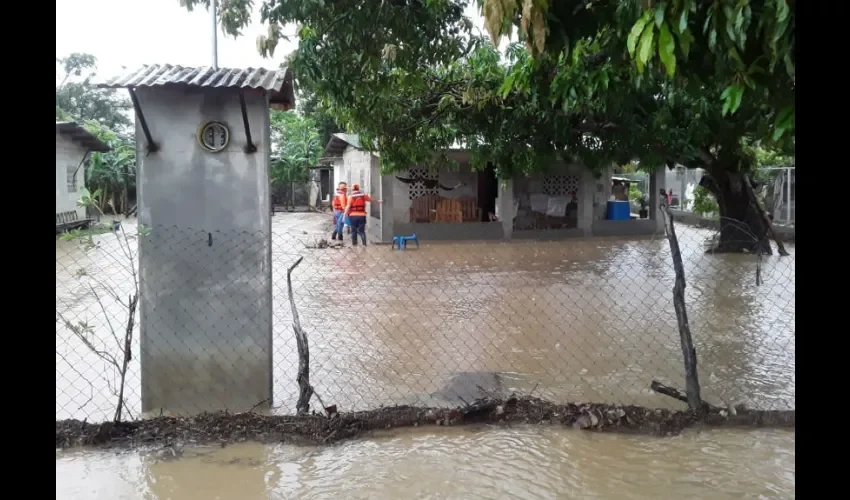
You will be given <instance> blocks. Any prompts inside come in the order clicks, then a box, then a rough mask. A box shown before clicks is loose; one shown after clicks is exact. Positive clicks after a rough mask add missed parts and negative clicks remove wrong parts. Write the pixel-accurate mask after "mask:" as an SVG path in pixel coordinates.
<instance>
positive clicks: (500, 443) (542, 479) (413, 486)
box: [56, 426, 796, 500]
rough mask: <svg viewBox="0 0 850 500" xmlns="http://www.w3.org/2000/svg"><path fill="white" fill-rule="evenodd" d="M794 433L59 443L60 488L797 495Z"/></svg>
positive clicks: (244, 493) (262, 493)
mask: <svg viewBox="0 0 850 500" xmlns="http://www.w3.org/2000/svg"><path fill="white" fill-rule="evenodd" d="M794 446H795V434H794V432H789V431H782V430H757V431H732V430H710V431H709V430H696V429H694V430H689V431H687V432H685V433H684V434H682V435H681V436H677V437H674V438H650V437H646V436H624V435H610V434H597V433H587V432H583V431H574V430H568V429H557V428H552V427H531V426H529V427H525V426H521V427H515V428H487V427H484V428H446V429H434V428H430V429H421V430H410V431H403V432H402V431H396V432H392V433H388V434H386V435H382V436H375V437H374V438H371V439H364V440H358V441H351V442H346V443H341V444H339V445H335V446H330V447H322V448H306V447H292V446H285V445H278V446H263V445H259V444H255V443H243V444H238V445H232V446H228V447H226V448H218V447H216V448H194V449H193V448H182V449H177V450H174V451H172V450H171V449H165V450H163V449H158V450H146V451H141V452H138V451H137V452H127V451H92V450H75V451H63V452H57V454H56V498H57V499H74V500H88V499H92V500H94V499H110V500H118V499H162V500H165V499H170V500H202V499H203V500H208V499H221V500H229V499H233V500H254V499H267V498H268V499H287V498H316V499H359V498H364V499H365V498H369V499H383V498H386V499H395V498H446V499H449V498H458V499H460V498H493V499H496V498H499V499H502V498H523V499H536V498H540V499H550V498H564V499H573V498H575V499H586V498H600V499H631V498H641V499H643V498H646V499H656V498H700V499H725V498H794V497H795V482H796V471H795V450H794Z"/></svg>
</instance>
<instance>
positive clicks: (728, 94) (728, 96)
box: [720, 84, 744, 116]
mask: <svg viewBox="0 0 850 500" xmlns="http://www.w3.org/2000/svg"><path fill="white" fill-rule="evenodd" d="M743 97H744V87H742V86H741V85H737V84H736V85H730V86H728V87H726V89H725V90H724V91H723V93H722V94H720V98H721V99H723V101H724V102H723V116H726V115H727V114H730V113H731V114H734V113H735V111H738V108H739V107H740V106H741V99H742V98H743Z"/></svg>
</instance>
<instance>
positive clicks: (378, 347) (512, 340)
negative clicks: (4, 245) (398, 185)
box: [56, 214, 796, 488]
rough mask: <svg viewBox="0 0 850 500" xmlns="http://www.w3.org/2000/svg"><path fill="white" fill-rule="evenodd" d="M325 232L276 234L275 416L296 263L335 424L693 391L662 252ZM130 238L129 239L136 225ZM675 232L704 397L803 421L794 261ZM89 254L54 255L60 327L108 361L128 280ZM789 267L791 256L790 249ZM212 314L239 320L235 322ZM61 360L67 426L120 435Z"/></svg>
mask: <svg viewBox="0 0 850 500" xmlns="http://www.w3.org/2000/svg"><path fill="white" fill-rule="evenodd" d="M329 220H330V216H329V215H323V214H277V215H276V216H275V218H274V225H273V288H274V290H273V293H274V311H273V320H274V337H273V349H274V351H273V363H274V409H275V411H277V412H280V413H292V412H293V411H294V407H295V399H296V393H297V386H296V384H295V373H296V369H297V356H296V347H295V339H294V335H293V333H292V327H291V313H290V310H289V303H288V297H287V293H286V269H287V268H288V267H289V266H291V265H292V263H293V262H295V260H296V259H297V258H299V257H304V260H303V262H302V263H301V264H300V265H299V266H298V268H296V269H295V271H294V272H293V287H294V295H295V299H296V303H297V305H298V308H299V315H300V319H301V323H302V326H303V328H304V330H305V331H306V332H307V335H308V338H309V342H310V354H311V382H312V384H313V385H314V387H315V389H316V391H317V393H318V394H319V395H320V396H321V397H322V400H323V401H324V402H325V403H326V404H336V405H337V406H338V407H339V409H340V410H341V411H348V410H356V409H369V408H375V407H378V406H380V405H392V404H420V405H436V406H446V405H458V404H462V402H463V401H470V400H472V399H475V398H476V397H479V396H481V395H484V394H496V395H498V394H504V393H511V392H514V393H517V394H533V395H535V396H540V397H545V398H547V399H551V400H553V401H556V402H579V401H590V402H601V403H602V402H607V403H620V404H641V405H646V406H650V407H674V408H678V407H680V405H679V403H677V402H675V401H672V400H670V399H669V398H666V397H664V396H659V395H656V394H654V393H652V392H651V391H650V390H649V385H650V382H651V381H652V380H659V381H661V382H665V383H669V384H672V385H676V386H679V387H683V386H684V382H683V376H682V372H683V369H682V352H681V347H680V344H679V335H678V330H677V328H676V317H675V312H674V309H673V305H672V299H671V290H672V287H673V270H672V267H671V264H670V253H669V247H668V244H667V241H666V240H665V239H664V237H663V234H661V235H658V236H657V237H654V238H646V239H641V240H634V239H631V240H626V239H589V240H567V241H560V242H540V241H525V242H521V241H514V242H510V243H503V242H492V243H481V242H464V243H437V242H428V241H423V242H422V247H421V248H420V249H419V250H416V249H409V250H406V251H403V252H400V251H392V250H390V249H389V247H388V246H380V245H370V246H369V247H367V248H363V247H359V248H345V249H342V250H336V249H314V248H309V247H310V246H313V243H315V241H316V239H317V238H318V237H320V236H321V237H327V235H328V234H329V232H326V231H325V226H326V225H327V224H328V221H329ZM125 226H126V230H127V231H128V232H132V231H134V228H133V224H132V223H130V222H128V223H126V224H125ZM153 230H154V231H155V230H156V228H153ZM678 231H679V238H680V244H681V247H682V255H683V259H684V261H685V268H686V273H687V279H688V289H687V302H688V313H689V319H690V325H691V329H692V331H693V337H694V341H695V344H696V348H697V355H698V358H699V363H700V376H701V382H702V386H703V397H704V398H705V399H706V400H708V401H710V402H713V403H716V404H735V403H740V402H745V403H747V405H748V406H750V407H753V408H759V409H789V408H794V401H795V375H794V373H795V347H794V337H795V324H794V317H795V295H796V293H795V286H796V285H795V260H794V257H786V258H780V257H778V256H772V257H765V258H764V259H762V260H761V261H759V260H758V259H757V258H756V257H754V256H749V255H705V254H704V241H705V239H706V238H708V237H710V236H711V233H710V232H708V231H704V230H698V229H695V228H689V227H686V226H681V225H680V226H679V227H678ZM222 239H223V240H224V242H223V243H217V244H220V245H222V248H225V249H229V251H233V249H238V248H241V247H240V245H241V244H243V243H242V242H241V240H239V235H232V236H231V237H230V240H229V241H228V240H227V238H226V237H223V238H219V240H217V241H220V240H222ZM94 240H95V241H96V242H98V243H99V245H100V246H99V248H97V249H94V250H91V251H89V252H84V251H83V250H81V249H80V247H79V245H78V244H77V243H76V242H70V241H57V249H56V255H57V266H56V268H57V278H56V279H57V287H56V288H57V292H56V293H57V316H58V315H59V313H61V314H62V315H63V317H65V318H70V319H72V320H73V322H77V321H80V322H85V324H86V326H87V327H89V328H90V329H91V332H92V334H91V335H92V338H94V339H95V340H96V342H95V343H96V344H97V345H98V346H99V347H100V348H101V350H103V351H106V352H115V349H116V346H117V345H118V344H119V342H118V339H116V338H114V337H113V335H112V334H111V329H110V326H109V325H110V323H112V324H113V329H116V330H118V331H120V326H121V322H122V321H123V320H122V318H125V316H123V315H122V308H121V306H120V305H119V304H117V302H116V299H114V298H112V297H110V295H109V294H108V293H106V292H105V291H104V290H106V289H107V288H108V289H110V290H113V291H115V292H117V293H116V297H121V298H125V297H126V296H127V293H128V292H129V291H130V290H132V283H133V274H132V268H131V267H130V266H128V265H127V263H128V262H130V260H128V258H127V257H126V252H125V251H124V250H122V248H121V247H120V246H119V245H118V244H117V243H116V241H117V240H116V238H115V236H114V235H111V234H105V235H100V236H96V237H94ZM175 244H181V243H180V242H179V241H175ZM347 244H348V242H347ZM132 250H135V249H134V248H133V249H132ZM789 250H790V251H791V253H792V254H794V252H795V249H794V246H793V245H791V246H790V247H789ZM131 257H132V256H131ZM95 294H97V296H95ZM101 304H103V305H101ZM203 306H204V305H203V304H198V314H208V313H209V311H207V312H205V311H204V308H203ZM214 312H215V313H216V314H220V315H224V314H233V315H239V314H240V311H239V309H238V304H234V305H233V310H231V311H214ZM115 323H118V328H115ZM187 328H191V325H187ZM211 333H215V332H211ZM56 350H57V359H56V361H57V372H56V416H57V419H59V418H79V419H82V418H88V419H89V421H99V420H104V419H107V418H110V417H111V413H112V411H113V408H114V401H115V397H114V396H113V395H112V393H113V392H114V390H115V387H116V372H115V370H114V369H113V368H111V367H110V366H109V364H108V363H105V362H103V361H102V360H100V359H98V358H97V357H96V356H94V355H93V354H91V352H90V351H89V350H88V349H87V348H86V347H85V346H83V345H82V344H81V342H80V341H79V340H78V339H77V338H75V337H74V336H73V335H72V334H71V333H70V332H69V331H68V330H67V328H65V326H64V325H63V324H61V323H57V339H56ZM134 350H135V352H134V357H133V362H132V364H131V369H130V373H129V377H128V381H127V389H126V393H127V405H128V409H129V410H130V412H131V413H130V416H131V417H133V416H136V415H138V411H139V406H140V402H139V395H140V389H139V387H140V385H139V373H138V371H139V369H138V361H137V360H138V352H137V350H138V344H137V343H136V344H135V347H134ZM399 439H401V438H399ZM551 439H556V438H554V437H552V438H551ZM557 439H561V438H557ZM600 439H605V438H600ZM352 446H356V445H352ZM363 446H366V445H365V444H364V445H363ZM382 446H383V445H382ZM670 446H674V445H670ZM434 453H437V455H439V453H438V452H434ZM470 453H473V452H472V451H470ZM473 454H474V453H473ZM470 460H471V458H470ZM558 460H560V459H558ZM735 460H737V458H735ZM674 462H676V461H671V464H672V463H674ZM494 467H496V466H495V465H494ZM670 467H673V465H671V466H670ZM496 468H497V469H498V467H496ZM506 484H507V483H506ZM507 487H508V486H507V485H506V486H505V488H507ZM683 487H684V486H683ZM523 488H527V486H524V487H523Z"/></svg>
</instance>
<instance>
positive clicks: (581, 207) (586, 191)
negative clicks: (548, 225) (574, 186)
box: [576, 167, 596, 236]
mask: <svg viewBox="0 0 850 500" xmlns="http://www.w3.org/2000/svg"><path fill="white" fill-rule="evenodd" d="M595 190H596V179H595V178H594V177H593V172H591V171H590V169H589V168H587V167H582V170H581V176H580V177H579V185H578V193H577V197H578V213H577V214H576V215H577V221H576V227H577V228H578V229H580V230H581V231H582V232H583V233H584V236H591V233H592V231H593V193H594V191H595Z"/></svg>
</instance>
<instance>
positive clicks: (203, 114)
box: [136, 87, 297, 414]
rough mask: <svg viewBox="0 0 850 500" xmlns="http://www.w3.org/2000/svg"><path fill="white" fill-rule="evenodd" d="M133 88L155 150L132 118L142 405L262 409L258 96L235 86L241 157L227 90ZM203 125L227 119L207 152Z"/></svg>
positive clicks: (267, 364)
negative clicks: (215, 147)
mask: <svg viewBox="0 0 850 500" xmlns="http://www.w3.org/2000/svg"><path fill="white" fill-rule="evenodd" d="M216 90H218V89H216ZM137 95H138V99H139V102H140V105H141V109H142V110H143V111H144V116H145V118H146V120H147V124H148V127H149V129H150V132H151V135H152V136H153V138H154V140H155V141H156V142H157V144H158V145H159V146H160V149H159V150H158V151H156V152H153V153H151V154H145V152H144V150H143V148H144V145H145V143H146V140H145V136H144V134H143V132H142V129H141V126H140V125H139V123H138V115H137V126H136V147H137V150H138V156H137V158H138V160H137V161H138V163H139V164H138V174H137V182H138V206H139V209H138V214H139V224H140V225H141V224H144V225H145V226H148V227H149V229H150V232H149V234H147V235H145V236H144V237H140V238H139V276H140V291H141V299H140V306H139V315H140V339H139V340H140V356H139V357H140V363H141V386H142V387H141V392H142V411H143V412H153V413H154V414H158V413H159V412H160V410H162V411H164V412H167V413H168V412H170V413H178V414H187V413H189V414H191V413H197V412H202V411H219V410H229V411H232V412H239V411H246V410H248V409H250V408H252V407H254V406H256V405H259V406H257V407H258V408H263V407H268V406H269V405H270V404H271V402H272V380H273V378H272V354H273V353H272V279H271V277H272V276H271V272H272V262H271V218H270V214H269V203H270V192H269V191H270V190H269V145H270V143H271V141H270V137H269V110H268V105H269V104H268V98H267V97H266V96H264V95H263V94H259V93H245V101H246V108H247V116H248V122H249V125H250V129H251V134H252V140H253V141H254V144H255V145H256V146H257V149H258V150H257V151H256V152H255V153H246V152H245V151H244V146H245V143H246V142H247V137H246V134H245V129H244V127H243V126H242V112H241V110H240V106H239V99H238V96H237V93H236V92H235V91H234V92H227V91H218V92H209V91H204V90H200V89H198V90H187V89H180V88H178V89H169V88H168V87H163V88H140V89H138V90H137ZM209 120H215V121H218V122H220V123H224V124H228V125H229V127H228V128H229V131H230V142H229V144H228V145H227V146H226V147H225V148H224V149H223V150H222V151H219V152H217V153H212V152H209V151H206V150H205V149H203V147H202V146H201V145H200V144H199V142H198V140H197V139H196V134H197V132H198V129H199V127H200V126H201V124H203V123H205V122H207V121H209ZM296 363H297V362H296ZM287 366H289V365H287ZM292 366H295V365H292ZM293 369H294V368H293ZM293 373H294V372H293ZM293 377H294V375H293Z"/></svg>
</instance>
